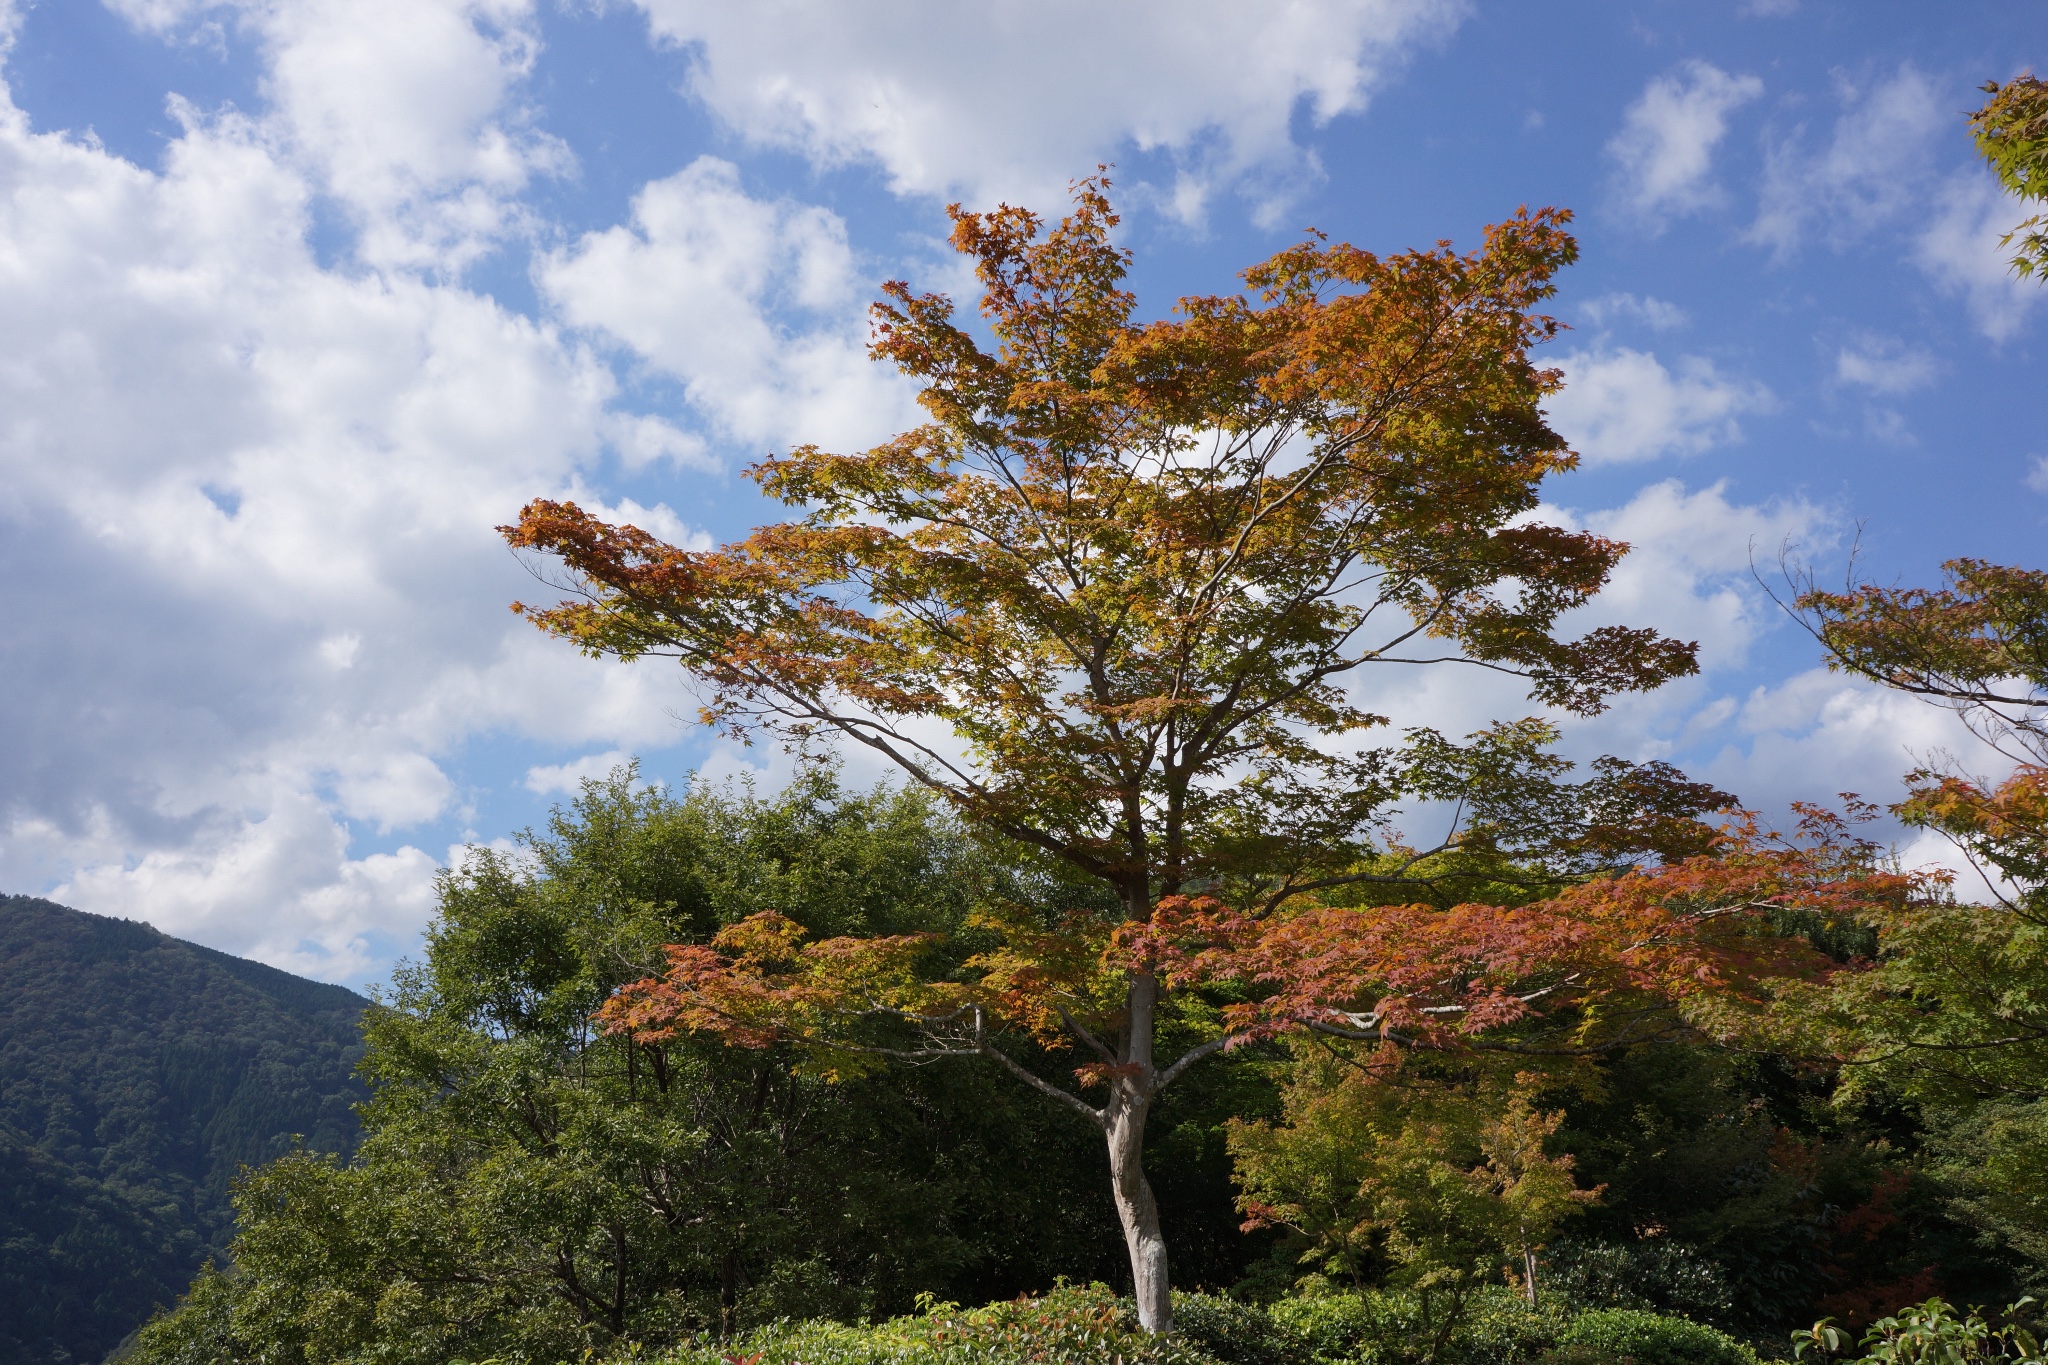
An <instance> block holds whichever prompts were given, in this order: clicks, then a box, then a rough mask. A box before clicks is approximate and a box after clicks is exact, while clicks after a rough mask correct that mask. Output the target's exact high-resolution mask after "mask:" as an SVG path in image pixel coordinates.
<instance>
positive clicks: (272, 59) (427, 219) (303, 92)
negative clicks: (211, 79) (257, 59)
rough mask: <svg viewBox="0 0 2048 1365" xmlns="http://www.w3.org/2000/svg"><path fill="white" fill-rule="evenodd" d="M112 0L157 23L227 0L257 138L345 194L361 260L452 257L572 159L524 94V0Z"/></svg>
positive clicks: (201, 12) (164, 30) (209, 19)
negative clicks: (247, 48)
mask: <svg viewBox="0 0 2048 1365" xmlns="http://www.w3.org/2000/svg"><path fill="white" fill-rule="evenodd" d="M109 4H110V7H111V8H114V9H115V10H117V11H119V12H121V13H123V14H124V15H125V16H126V17H127V18H128V19H129V20H130V21H131V22H132V23H134V24H136V25H137V26H138V27H141V28H145V29H150V30H154V31H156V32H158V33H160V34H163V35H165V36H166V37H172V38H175V37H177V36H179V34H180V32H181V31H182V30H186V29H189V28H191V27H192V26H194V25H196V24H200V23H218V22H219V18H218V17H217V16H220V15H222V14H223V13H224V14H225V15H227V16H228V17H229V21H230V22H232V23H234V24H236V25H237V27H238V28H239V29H240V30H241V31H242V32H244V33H246V34H248V35H249V36H251V37H253V38H254V39H255V41H256V43H257V45H258V47H259V49H260V50H261V52H262V55H263V58H264V66H265V76H264V79H263V82H262V90H263V95H264V98H265V101H266V105H267V109H266V113H265V118H264V121H263V123H264V134H265V137H266V139H267V140H269V141H271V142H272V143H273V144H274V145H275V146H276V148H277V150H279V151H280V152H282V153H284V154H286V155H288V156H289V157H290V159H291V160H292V161H293V163H294V164H295V165H296V166H297V167H299V168H300V169H301V170H302V171H303V172H304V173H305V174H306V176H307V180H308V183H309V186H310V187H311V188H312V189H314V190H316V191H317V192H319V193H321V194H323V195H326V196H330V197H331V198H332V199H333V200H334V201H336V202H337V203H338V204H339V205H340V206H342V207H343V208H344V210H345V211H346V212H347V213H348V215H349V216H350V218H351V219H352V220H353V226H354V227H355V228H356V237H355V241H354V250H355V253H356V255H357V256H358V258H359V259H361V260H363V261H365V262H367V263H369V264H372V265H376V266H382V267H392V266H405V267H414V268H423V269H432V270H436V271H441V272H459V271H460V270H461V269H462V268H463V267H465V266H467V265H469V264H470V263H472V262H473V261H475V260H476V259H477V258H478V257H479V256H481V255H483V254H484V253H485V252H487V251H489V250H490V249H491V248H492V247H493V245H494V244H495V243H496V242H497V241H498V240H500V239H501V238H502V237H503V236H504V235H505V234H506V233H507V232H508V231H511V230H514V229H517V228H519V227H521V226H523V224H524V222H525V211H524V210H523V209H522V208H521V206H520V204H519V197H518V196H519V194H520V192H521V191H522V190H523V189H525V188H526V186H527V185H528V184H529V182H530V181H531V180H532V179H533V178H534V177H535V176H547V175H558V174H562V173H565V172H567V171H570V170H572V169H573V158H572V157H571V156H570V154H569V152H568V149H567V147H566V146H565V145H564V144H563V143H562V142H561V141H560V140H559V139H557V138H554V137H551V136H549V135H547V134H545V133H543V132H541V131H540V130H539V129H538V128H536V127H535V126H534V114H533V110H532V109H531V108H530V107H528V106H526V105H525V104H524V103H523V102H522V101H521V100H520V99H519V91H520V83H521V82H522V81H523V80H524V78H525V77H526V76H527V75H528V74H529V73H530V71H531V70H532V67H533V62H534V59H535V57H536V56H537V55H538V53H539V50H540V42H539V38H538V35H537V32H536V29H535V15H534V12H533V10H534V7H533V4H532V0H291V2H290V3H284V2H282V0H229V3H221V0H109ZM178 112H179V114H180V117H181V118H182V119H183V120H184V121H185V122H186V123H187V124H188V125H189V124H191V123H193V122H194V121H196V120H198V119H200V118H201V117H202V111H199V110H195V109H192V108H189V107H185V106H182V105H181V106H180V107H179V110H178Z"/></svg>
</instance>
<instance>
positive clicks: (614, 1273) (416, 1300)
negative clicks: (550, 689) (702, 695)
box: [141, 766, 1267, 1365]
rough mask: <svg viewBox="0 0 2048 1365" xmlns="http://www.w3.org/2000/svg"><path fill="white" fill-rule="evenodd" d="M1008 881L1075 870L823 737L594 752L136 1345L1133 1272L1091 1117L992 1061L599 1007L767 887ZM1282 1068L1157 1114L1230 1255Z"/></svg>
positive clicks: (869, 901)
mask: <svg viewBox="0 0 2048 1365" xmlns="http://www.w3.org/2000/svg"><path fill="white" fill-rule="evenodd" d="M996 892H1001V893H1003V894H1005V895H1007V896H1009V897H1013V898H1015V897H1028V898H1033V899H1035V900H1038V901H1040V902H1042V903H1046V904H1049V905H1057V904H1059V903H1061V902H1062V901H1063V899H1065V898H1068V897H1071V896H1072V895H1075V894H1080V893H1078V892H1076V891H1075V890H1074V889H1073V888H1071V887H1068V886H1066V885H1064V884H1063V883H1062V881H1061V880H1060V878H1059V877H1058V876H1057V875H1054V874H1050V873H1048V872H1047V871H1046V870H1045V869H1043V868H1042V867H1040V866H1038V865H1037V864H1036V863H1035V862H1034V861H1033V860H1031V859H1028V858H1025V859H1018V860H1004V859H1001V858H998V857H997V856H995V855H994V854H992V853H991V852H990V851H989V850H988V849H986V848H984V847H983V846H981V845H978V844H976V843H974V842H973V841H971V840H969V839H967V838H966V837H965V835H964V834H963V833H962V831H961V830H960V829H959V828H958V827H957V826H956V825H955V824H954V823H953V822H951V821H949V820H947V819H946V818H944V817H943V816H942V815H941V814H940V813H939V812H938V811H937V810H936V809H935V808H934V806H933V804H932V803H931V802H930V801H929V800H927V799H925V798H922V797H919V796H917V795H914V794H903V793H890V792H887V791H878V792H875V793H871V794H866V795H848V794H845V793H843V792H841V791H840V790H839V788H838V786H837V783H836V779H835V778H834V776H833V774H832V773H831V771H830V770H829V769H825V768H820V767H816V766H812V767H809V768H806V769H805V771H804V772H803V774H802V776H801V777H800V778H799V780H798V781H797V782H795V783H794V784H793V785H792V786H791V787H790V788H788V789H787V790H786V791H784V792H783V793H781V794H780V795H778V796H776V797H775V798H774V799H772V800H766V799H761V798H758V797H756V796H754V795H753V794H752V793H750V792H749V791H747V790H745V789H743V788H732V789H708V788H697V789H693V790H691V791H689V792H686V793H683V794H681V795H671V794H669V793H666V792H664V791H661V790H655V789H647V788H644V787H642V786H640V785H638V784H637V783H636V781H635V779H634V777H633V775H632V773H631V772H630V771H621V772H619V773H617V774H614V775H613V777H612V778H611V779H610V780H609V781H607V782H604V783H601V784H592V785H591V786H590V787H588V788H587V789H586V791H585V793H584V795H583V797H582V799H581V800H580V801H578V802H577V803H576V804H575V807H574V808H573V809H572V810H569V811H563V812H560V813H558V815H557V817H556V818H555V820H554V821H553V823H552V824H551V826H550V827H549V828H548V829H547V830H546V831H543V832H539V833H536V834H534V835H532V836H530V837H529V838H528V839H527V841H526V843H525V845H524V847H523V848H522V849H521V850H520V851H519V852H518V853H516V854H501V853H496V852H492V851H489V850H477V851H475V852H474V853H473V854H472V856H471V858H470V860H469V862H468V863H467V864H466V865H465V866H464V867H462V868H461V869H460V870H458V871H456V872H453V873H451V874H449V875H448V876H447V877H445V878H444V880H443V883H442V910H441V914H440V917H439V918H438V919H437V921H436V923H435V925H434V926H433V928H432V930H431V932H430V933H429V935H428V940H427V947H426V952H425V955H424V958H423V959H422V960H421V961H420V962H419V963H418V964H416V965H415V966H413V967H410V968H408V969H405V970H402V971H401V972H399V973H398V974H397V976H396V978H395V983H394V988H393V990H392V992H391V994H390V995H389V996H388V997H387V998H386V999H385V1001H384V1002H383V1003H384V1006H385V1007H384V1008H382V1009H380V1010H378V1011H377V1012H375V1013H374V1014H373V1015H372V1017H371V1020H370V1023H369V1025H368V1028H367V1038H368V1042H369V1055H368V1058H367V1060H366V1061H365V1064H364V1070H365V1074H366V1075H367V1076H368V1077H369V1078H370V1079H371V1081H372V1082H373V1084H374V1085H375V1087H376V1098H375V1100H374V1101H373V1102H372V1103H371V1104H370V1105H369V1106H368V1108H367V1109H366V1110H365V1111H364V1124H365V1137H364V1140H363V1144H362V1147H361V1149H360V1150H359V1151H358V1153H357V1154H356V1156H355V1159H354V1160H353V1161H349V1162H342V1161H337V1160H332V1159H326V1158H321V1157H317V1156H312V1155H306V1156H301V1157H296V1158H293V1159H291V1160H287V1161H284V1162H281V1163H278V1164H276V1165H274V1166H272V1167H270V1168H269V1169H267V1170H265V1171H264V1172H262V1173H261V1174H260V1175H258V1176H256V1177H255V1178H253V1179H251V1180H250V1181H249V1182H248V1183H247V1184H246V1185H245V1187H244V1188H243V1190H242V1192H241V1194H240V1196H239V1209H240V1213H241V1218H242V1232H241V1235H240V1237H239V1239H238V1241H237V1243H236V1246H235V1263H234V1270H233V1273H232V1274H231V1275H223V1276H216V1277H214V1278H212V1279H210V1280H208V1281H206V1282H204V1283H202V1284H201V1285H200V1286H199V1287H198V1288H197V1290H195V1293H194V1297H193V1301H192V1303H191V1304H190V1305H188V1307H187V1308H186V1309H185V1311H184V1312H182V1313H181V1314H180V1315H178V1317H177V1318H175V1319H172V1320H171V1321H169V1322H167V1323H165V1324H160V1325H159V1326H158V1327H157V1328H154V1329H152V1332H151V1334H150V1336H149V1339H148V1340H147V1341H146V1343H145V1346H144V1348H143V1352H142V1356H141V1358H142V1359H181V1358H194V1359H198V1358H204V1359H216V1358H223V1357H235V1358H239V1357H240V1356H242V1355H244V1354H261V1355H263V1356H264V1358H266V1359H273V1360H278V1361H307V1362H313V1361H319V1362H325V1361H331V1360H344V1359H362V1358H367V1357H369V1356H375V1357H376V1358H378V1359H382V1360H390V1361H414V1360H416V1361H420V1362H422V1363H423V1365H424V1363H425V1362H439V1361H444V1360H447V1359H450V1358H455V1357H463V1358H471V1359H474V1358H478V1357H481V1356H486V1355H491V1356H500V1357H504V1358H510V1359H519V1360H533V1361H552V1360H557V1359H573V1358H576V1357H577V1356H579V1355H580V1354H581V1353H582V1352H583V1351H584V1350H586V1349H596V1350H599V1351H611V1350H615V1349H618V1348H619V1347H620V1346H621V1345H622V1343H624V1342H627V1341H643V1342H648V1343H666V1342H673V1341H677V1340H681V1339H683V1338H685V1337H688V1336H691V1335H701V1334H706V1333H709V1334H713V1335H716V1334H718V1333H721V1332H727V1331H730V1330H733V1329H735V1328H737V1327H739V1326H741V1325H744V1324H750V1323H759V1322H763V1321H766V1320H772V1319H774V1318H777V1317H780V1316H784V1315H796V1316H815V1315H818V1314H826V1315H831V1316H837V1317H843V1318H862V1317H867V1316H871V1315H875V1314H882V1315H887V1314H891V1313H899V1312H903V1311H906V1310H908V1309H909V1308H910V1307H911V1306H912V1304H913V1300H914V1299H915V1297H916V1295H918V1294H919V1293H927V1292H938V1293H943V1294H945V1295H947V1296H948V1297H953V1298H961V1299H967V1300H971V1301H981V1300H984V1299H988V1298H991V1297H1005V1296H1009V1295H1014V1294H1016V1293H1018V1292H1020V1291H1022V1290H1027V1289H1035V1288H1040V1287H1043V1286H1045V1285H1047V1284H1050V1283H1051V1282H1052V1281H1053V1279H1054V1278H1055V1277H1057V1276H1060V1275H1069V1276H1074V1277H1077V1278H1096V1277H1101V1276H1105V1275H1113V1274H1114V1273H1115V1271H1116V1267H1117V1262H1118V1259H1119V1258H1118V1257H1117V1255H1116V1244H1117V1238H1116V1231H1115V1218H1114V1213H1113V1211H1112V1210H1111V1208H1110V1207H1109V1205H1108V1201H1107V1200H1106V1199H1104V1198H1103V1197H1102V1195H1101V1192H1100V1184H1101V1179H1102V1176H1101V1168H1102V1164H1103V1157H1102V1152H1101V1147H1100V1144H1099V1142H1096V1141H1090V1140H1089V1139H1090V1138H1092V1136H1093V1135H1092V1134H1090V1133H1088V1131H1087V1130H1086V1129H1084V1128H1082V1127H1081V1126H1080V1125H1078V1124H1075V1123H1074V1122H1073V1121H1072V1119H1071V1118H1069V1117H1068V1116H1066V1115H1063V1114H1061V1113H1059V1112H1057V1111H1055V1110H1052V1109H1051V1108H1050V1107H1048V1106H1045V1105H1044V1104H1043V1103H1042V1102H1040V1101H1039V1100H1037V1099H1036V1098H1035V1097H1034V1096H1031V1095H1029V1094H1027V1093H1025V1092H1023V1091H1021V1090H1018V1089H1016V1088H1015V1087H1012V1086H1009V1085H1008V1084H1007V1083H1005V1082H1004V1081H1003V1080H1002V1079H1001V1078H1000V1077H997V1076H995V1075H992V1074H989V1073H986V1072H984V1071H982V1070H980V1069H978V1068H976V1067H973V1066H971V1065H967V1064H963V1063H960V1062H952V1063H940V1064H937V1065H934V1066H931V1067H928V1068H920V1069H915V1070H912V1071H911V1072H910V1073H909V1074H908V1075H907V1076H905V1077H902V1078H888V1079H886V1080H884V1079H871V1080H863V1079H859V1078H850V1079H845V1080H842V1081H840V1082H838V1083H836V1084H835V1083H833V1082H831V1081H828V1080H827V1079H825V1078H822V1077H820V1076H818V1075H816V1074H809V1073H806V1072H804V1071H803V1070H801V1069H799V1068H797V1067H795V1066H794V1065H793V1062H794V1061H795V1058H793V1057H792V1056H791V1055H790V1054H789V1053H787V1052H785V1051H777V1050H772V1049H771V1050H765V1051H756V1052H747V1051H735V1050H730V1049H726V1048H724V1047H722V1046H720V1045H719V1044H718V1043H716V1042H715V1041H706V1040H693V1039H687V1038H685V1039H675V1040H669V1041H666V1042H661V1043H647V1042H635V1041H631V1040H628V1039H626V1038H623V1037H620V1036H617V1035H613V1034H608V1033H605V1032H603V1031H601V1030H599V1029H598V1028H597V1027H596V1026H595V1023H594V1021H593V1019H592V1015H593V1013H594V1011H595V1010H596V1008H597V1007H598V1005H599V1004H601V1003H602V1002H603V1001H604V1000H605V999H606V998H607V996H608V995H609V994H610V993H611V992H612V991H613V990H615V989H616V988H617V986H618V985H619V984H620V983H621V982H623V981H626V980H631V979H634V978H636V977H638V976H639V975H641V974H643V973H644V972H645V971H646V970H647V969H648V966H649V964H650V963H651V962H653V961H657V960H658V959H659V955H660V952H661V948H662V945H663V944H666V943H671V942H675V941H678V940H682V941H687V940H690V939H698V940H702V939H703V938H705V937H708V936H709V935H710V934H712V933H713V932H715V931H716V930H717V929H718V928H719V927H720V926H721V925H726V924H730V923H732V922H734V921H736V920H739V919H742V918H744V917H745V916H747V915H749V914H751V913H754V912H757V911H759V910H761V909H762V908H763V907H766V906H775V907H779V908H781V909H783V910H784V911H786V912H787V913H788V914H790V915H792V916H801V917H802V918H803V919H804V920H806V921H807V922H810V923H815V924H818V925H820V926H822V927H825V928H827V929H840V930H848V931H860V930H867V931H876V930H890V929H898V930H900V929H905V928H957V927H959V926H960V925H962V924H963V923H964V922H965V920H966V919H967V918H968V915H969V912H970V910H971V909H972V907H973V906H974V905H975V904H976V903H977V901H978V899H980V898H981V897H984V896H986V895H990V894H993V893H996ZM970 937H971V935H970ZM1017 1053H1018V1057H1019V1059H1020V1061H1021V1062H1023V1063H1026V1064H1031V1065H1039V1066H1044V1065H1045V1064H1046V1063H1045V1059H1044V1058H1043V1057H1042V1056H1041V1055H1040V1054H1039V1053H1038V1052H1037V1051H1036V1050H1035V1049H1033V1048H1031V1047H1030V1046H1029V1045H1028V1044H1026V1045H1021V1046H1019V1047H1018V1049H1017ZM1233 1087H1235V1088H1234V1089H1233ZM1263 1093H1264V1092H1263V1086H1262V1084H1261V1083H1260V1082H1258V1080H1257V1079H1256V1078H1255V1077H1253V1078H1250V1079H1248V1080H1240V1079H1239V1073H1237V1072H1234V1071H1233V1070H1232V1069H1230V1068H1224V1069H1222V1070H1220V1071H1219V1072H1218V1073H1217V1074H1216V1077H1215V1079H1214V1080H1213V1081H1211V1082H1209V1083H1208V1084H1207V1085H1205V1086H1191V1087H1190V1088H1188V1089H1187V1090H1186V1091H1185V1092H1184V1093H1183V1094H1182V1095H1181V1096H1179V1097H1178V1099H1177V1102H1176V1105H1175V1106H1174V1107H1172V1108H1169V1109H1167V1110H1166V1111H1164V1112H1163V1113H1162V1116H1161V1117H1162V1124H1163V1127H1162V1130H1161V1131H1160V1132H1159V1133H1158V1135H1157V1137H1156V1139H1155V1141H1156V1142H1157V1143H1158V1145H1159V1147H1160V1148H1161V1149H1162V1150H1164V1151H1167V1152H1170V1153H1172V1156H1173V1161H1172V1167H1173V1174H1172V1175H1171V1176H1170V1177H1169V1178H1168V1179H1166V1180H1164V1181H1163V1182H1162V1185H1161V1191H1160V1194H1161V1199H1162V1202H1163V1204H1164V1207H1165V1210H1166V1217H1167V1219H1168V1225H1169V1226H1170V1227H1171V1228H1172V1229H1173V1235H1174V1236H1175V1237H1176V1238H1177V1240H1178V1241H1179V1244H1180V1245H1182V1246H1183V1247H1184V1249H1185V1255H1186V1258H1187V1262H1188V1264H1189V1265H1190V1267H1191V1269H1192V1270H1193V1272H1194V1273H1195V1274H1196V1275H1198V1276H1199V1277H1200V1278H1201V1279H1203V1280H1206V1281H1208V1282H1209V1283H1214V1284H1227V1283H1230V1282H1232V1281H1233V1280H1235V1279H1236V1278H1238V1277H1239V1276H1240V1275H1241V1274H1242V1272H1243V1267H1244V1264H1245V1261H1246V1259H1247V1258H1248V1257H1249V1256H1250V1255H1253V1254H1256V1252H1257V1250H1258V1246H1257V1244H1256V1243H1247V1242H1246V1240H1245V1239H1243V1238H1242V1237H1240V1236H1239V1235H1238V1234H1237V1233H1236V1231H1235V1221H1236V1220H1235V1218H1234V1216H1233V1214H1232V1211H1231V1206H1230V1199H1231V1192H1230V1185H1229V1166H1228V1159H1227V1156H1226V1154H1225V1152H1224V1150H1223V1144H1222V1140H1221V1131H1220V1126H1221V1122H1222V1119H1223V1118H1224V1117H1225V1116H1226V1115H1228V1114H1230V1113H1236V1112H1240V1111H1245V1110H1249V1111H1252V1112H1257V1111H1259V1110H1260V1109H1261V1108H1262V1107H1263V1106H1264V1104H1265V1103H1266V1102H1267V1101H1265V1100H1264V1098H1263ZM195 1334H196V1335H195ZM195 1339H196V1340H198V1341H200V1342H203V1343H206V1342H210V1343H211V1344H210V1345H204V1346H196V1345H193V1344H192V1342H193V1340H195ZM192 1351H198V1352H199V1354H198V1355H197V1356H192V1355H190V1354H189V1353H190V1352H192ZM208 1351H212V1352H215V1353H216V1354H212V1355H209V1354H207V1352H208Z"/></svg>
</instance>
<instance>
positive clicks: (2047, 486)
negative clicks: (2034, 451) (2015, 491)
mask: <svg viewBox="0 0 2048 1365" xmlns="http://www.w3.org/2000/svg"><path fill="white" fill-rule="evenodd" d="M2027 487H2029V488H2031V489H2033V490H2034V491H2035V492H2036V493H2048V455H2036V456H2035V457H2034V459H2033V467H2032V468H2031V469H2029V470H2028V471H2027Z"/></svg>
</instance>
